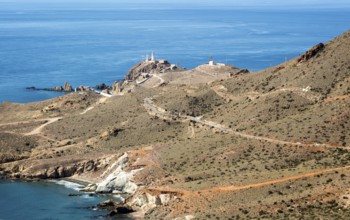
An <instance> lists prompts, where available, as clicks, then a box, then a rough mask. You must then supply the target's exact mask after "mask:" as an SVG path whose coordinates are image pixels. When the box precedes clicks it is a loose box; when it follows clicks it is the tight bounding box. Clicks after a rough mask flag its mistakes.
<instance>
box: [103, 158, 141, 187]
mask: <svg viewBox="0 0 350 220" xmlns="http://www.w3.org/2000/svg"><path fill="white" fill-rule="evenodd" d="M128 161H129V158H128V154H127V153H124V155H123V156H121V157H120V158H119V159H118V160H117V162H116V163H115V164H113V165H112V167H115V166H116V167H117V168H116V169H115V171H113V172H112V173H111V174H109V175H108V176H107V178H105V179H104V180H103V181H102V182H101V183H99V184H97V188H96V192H97V193H111V192H113V191H114V192H120V193H129V194H133V193H135V192H136V190H137V188H138V187H137V185H136V184H135V183H133V182H132V179H133V177H134V175H135V174H136V173H137V172H138V171H140V170H142V168H141V169H137V170H132V171H129V172H126V171H124V170H123V168H124V167H125V165H126V164H127V163H128Z"/></svg>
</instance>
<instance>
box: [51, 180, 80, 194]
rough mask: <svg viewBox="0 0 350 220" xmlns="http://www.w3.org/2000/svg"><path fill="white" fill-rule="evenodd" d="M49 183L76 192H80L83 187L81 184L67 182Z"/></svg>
mask: <svg viewBox="0 0 350 220" xmlns="http://www.w3.org/2000/svg"><path fill="white" fill-rule="evenodd" d="M49 182H52V183H55V184H58V185H62V186H64V187H66V188H69V189H73V190H76V191H80V189H81V188H83V187H84V186H83V185H81V184H78V183H73V182H69V181H67V180H50V181H49Z"/></svg>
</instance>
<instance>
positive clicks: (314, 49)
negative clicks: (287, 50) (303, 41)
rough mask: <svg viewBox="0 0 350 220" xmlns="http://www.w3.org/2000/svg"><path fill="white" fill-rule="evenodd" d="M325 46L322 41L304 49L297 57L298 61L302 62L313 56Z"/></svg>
mask: <svg viewBox="0 0 350 220" xmlns="http://www.w3.org/2000/svg"><path fill="white" fill-rule="evenodd" d="M323 48H325V46H324V44H323V43H319V44H317V45H316V46H313V47H312V48H311V49H310V50H308V51H306V53H305V54H303V55H301V56H300V57H299V58H298V59H297V62H298V63H303V62H306V61H308V60H309V59H311V58H312V57H314V56H315V55H316V54H318V53H319V52H320V51H322V50H323Z"/></svg>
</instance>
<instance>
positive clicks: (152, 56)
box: [151, 51, 154, 61]
mask: <svg viewBox="0 0 350 220" xmlns="http://www.w3.org/2000/svg"><path fill="white" fill-rule="evenodd" d="M151 61H154V52H153V51H152V55H151Z"/></svg>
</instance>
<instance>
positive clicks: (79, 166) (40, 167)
mask: <svg viewBox="0 0 350 220" xmlns="http://www.w3.org/2000/svg"><path fill="white" fill-rule="evenodd" d="M57 163H58V164H61V165H59V166H57ZM106 166H107V164H106V163H105V159H96V160H84V161H76V160H75V161H69V160H67V161H64V160H63V161H60V162H56V163H53V162H50V161H47V163H39V162H37V161H27V162H26V161H23V163H19V164H18V163H13V164H7V166H6V167H3V168H4V169H5V170H6V171H8V172H9V173H10V177H14V178H22V179H35V178H39V179H49V178H50V179H57V178H64V177H71V176H74V175H81V174H84V173H93V172H96V171H98V170H100V169H102V168H105V167H106ZM95 189H96V188H93V189H92V190H91V191H90V192H94V190H95Z"/></svg>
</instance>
